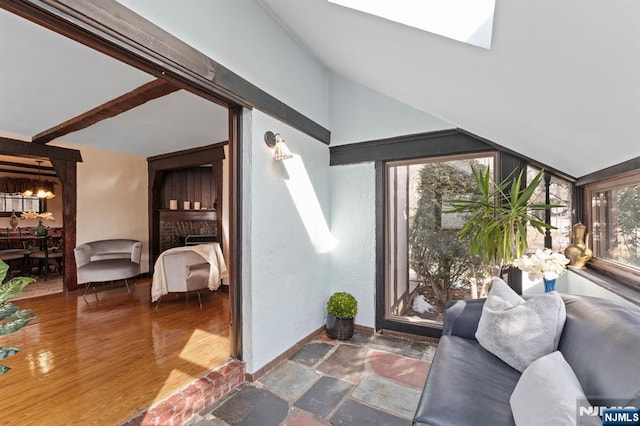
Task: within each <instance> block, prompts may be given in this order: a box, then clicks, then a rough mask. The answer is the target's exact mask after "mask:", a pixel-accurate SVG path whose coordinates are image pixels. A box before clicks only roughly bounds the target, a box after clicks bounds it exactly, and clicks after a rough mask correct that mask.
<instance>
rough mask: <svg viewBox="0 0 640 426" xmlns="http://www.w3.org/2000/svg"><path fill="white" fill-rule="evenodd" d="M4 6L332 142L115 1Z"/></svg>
mask: <svg viewBox="0 0 640 426" xmlns="http://www.w3.org/2000/svg"><path fill="white" fill-rule="evenodd" d="M0 7H1V8H4V9H6V10H8V11H10V12H12V13H15V14H17V15H19V16H22V17H24V18H26V19H28V20H30V21H33V22H36V23H37V24H39V25H42V26H44V27H46V28H49V29H51V30H53V31H55V32H58V33H60V34H63V35H64V36H66V37H69V38H71V39H73V40H76V41H78V42H80V43H82V44H84V45H87V46H89V47H91V48H93V49H95V50H98V51H100V52H103V53H105V54H107V55H109V56H111V57H114V58H116V59H118V60H121V61H123V62H125V63H127V64H129V65H132V66H134V67H136V68H138V69H141V70H143V71H145V72H148V73H150V74H152V75H155V76H156V77H159V78H163V79H166V80H167V81H170V82H172V83H174V84H176V85H177V86H179V87H181V88H185V89H187V90H189V91H191V92H193V93H195V94H198V95H200V96H203V97H204V98H207V99H209V100H211V101H213V102H216V103H218V104H220V105H224V106H227V107H232V106H243V107H248V108H256V109H259V110H260V111H262V112H264V113H265V114H268V115H270V116H272V117H274V118H276V119H278V120H280V121H282V122H284V123H286V124H288V125H290V126H292V127H294V128H296V129H298V130H300V131H301V132H303V133H306V134H307V135H309V136H311V137H313V138H315V139H317V140H319V141H320V142H323V143H325V144H327V145H328V144H329V142H330V139H331V132H330V131H329V130H328V129H326V128H324V127H323V126H321V125H320V124H318V123H316V122H315V121H313V120H311V119H310V118H308V117H306V116H305V115H303V114H301V113H300V112H299V111H297V110H295V109H293V108H292V107H290V106H289V105H287V104H285V103H284V102H282V101H280V100H278V99H277V98H275V97H274V96H272V95H270V94H269V93H267V92H265V91H264V90H262V89H260V88H259V87H257V86H255V85H254V84H252V83H251V82H249V81H247V80H245V79H243V78H242V77H240V76H239V75H237V74H235V73H234V72H232V71H231V70H229V69H228V68H225V67H224V66H222V65H221V64H219V63H217V62H216V61H214V60H213V59H211V58H209V57H208V56H206V55H204V54H203V53H201V52H200V51H198V50H196V49H195V48H193V47H192V46H190V45H188V44H186V43H185V42H183V41H182V40H180V39H178V38H177V37H175V36H173V35H172V34H170V33H168V32H167V31H165V30H163V29H162V28H160V27H158V26H157V25H155V24H153V23H151V22H149V21H148V20H146V19H145V18H143V17H142V16H140V15H138V14H136V13H135V12H133V11H131V10H130V9H128V8H126V7H125V6H123V5H121V4H120V3H118V2H116V1H115V0H92V1H86V0H0Z"/></svg>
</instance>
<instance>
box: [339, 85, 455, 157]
mask: <svg viewBox="0 0 640 426" xmlns="http://www.w3.org/2000/svg"><path fill="white" fill-rule="evenodd" d="M329 124H330V129H331V145H332V146H334V145H344V144H349V143H354V142H364V141H368V140H375V139H384V138H388V137H392V136H400V135H410V134H412V133H423V132H431V131H434V130H443V129H451V128H453V127H455V126H454V125H452V124H451V123H448V122H446V121H444V120H441V119H439V118H437V117H434V116H432V115H429V114H427V113H426V112H424V111H419V110H417V109H415V108H413V107H412V106H409V105H407V104H405V103H402V102H398V101H396V100H395V99H391V98H389V97H388V96H385V95H383V94H382V93H379V92H376V91H375V90H372V89H370V88H368V87H365V86H362V85H360V84H358V83H355V82H353V81H352V80H349V79H347V78H346V77H343V76H341V75H340V74H336V73H333V72H331V73H329Z"/></svg>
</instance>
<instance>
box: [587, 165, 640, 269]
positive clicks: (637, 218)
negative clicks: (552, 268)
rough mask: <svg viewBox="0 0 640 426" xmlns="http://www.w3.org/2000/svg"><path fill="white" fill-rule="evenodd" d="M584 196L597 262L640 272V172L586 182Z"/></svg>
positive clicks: (600, 264) (609, 266) (597, 263)
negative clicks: (595, 181) (600, 180)
mask: <svg viewBox="0 0 640 426" xmlns="http://www.w3.org/2000/svg"><path fill="white" fill-rule="evenodd" d="M585 198H586V200H587V202H588V207H587V215H588V221H589V225H590V226H589V228H590V230H591V243H592V247H593V255H594V261H595V263H596V265H597V266H598V267H600V268H602V269H605V270H610V271H614V272H620V271H622V272H626V273H631V274H634V275H640V173H639V172H636V173H634V174H630V175H627V176H625V177H619V178H616V179H611V180H608V181H603V182H598V183H595V184H591V185H587V187H586V191H585Z"/></svg>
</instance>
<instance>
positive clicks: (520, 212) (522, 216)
mask: <svg viewBox="0 0 640 426" xmlns="http://www.w3.org/2000/svg"><path fill="white" fill-rule="evenodd" d="M472 173H473V177H474V179H475V181H476V184H477V186H478V190H479V191H478V193H479V195H478V196H477V197H474V198H472V199H468V200H465V199H460V200H454V201H452V203H451V204H452V206H453V209H452V210H451V212H455V213H468V214H469V217H468V219H467V221H466V222H465V224H464V225H463V226H462V228H461V229H460V231H459V233H458V235H459V237H460V238H469V241H470V244H469V254H471V255H472V256H480V257H481V258H482V259H484V261H486V262H487V264H488V265H493V266H495V268H496V274H495V275H501V274H502V272H503V270H504V268H505V267H506V266H510V265H512V264H513V261H514V260H515V259H518V258H521V257H522V255H523V254H524V252H525V250H526V249H527V247H528V244H527V225H531V226H532V227H533V229H535V230H536V231H538V232H540V233H541V234H542V233H544V230H545V229H546V228H549V229H555V228H554V227H553V226H551V225H550V224H547V223H545V222H544V220H543V219H540V218H539V217H538V216H536V212H544V211H545V210H547V209H550V208H555V207H561V206H558V205H552V204H538V203H533V202H532V201H531V198H532V196H533V194H534V192H535V190H536V188H537V187H538V185H539V184H540V181H541V179H542V176H543V173H544V171H543V170H540V171H539V172H538V173H537V174H536V176H535V177H534V178H533V179H532V180H531V182H529V183H528V185H527V186H526V187H524V188H523V187H522V184H523V180H522V179H523V171H521V172H520V173H519V174H518V176H517V177H515V178H514V177H513V176H512V175H510V176H509V177H507V179H505V180H504V181H503V182H501V183H500V184H498V185H496V184H495V183H494V181H493V179H492V178H491V172H490V170H489V168H487V169H486V170H485V171H484V172H481V171H478V170H476V169H475V168H473V169H472Z"/></svg>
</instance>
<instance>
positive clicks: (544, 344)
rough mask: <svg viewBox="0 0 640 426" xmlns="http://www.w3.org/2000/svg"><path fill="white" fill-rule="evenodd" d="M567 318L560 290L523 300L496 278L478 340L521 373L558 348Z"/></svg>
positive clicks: (481, 318) (479, 324) (480, 322)
mask: <svg viewBox="0 0 640 426" xmlns="http://www.w3.org/2000/svg"><path fill="white" fill-rule="evenodd" d="M566 318H567V313H566V310H565V306H564V302H563V301H562V298H561V297H560V295H559V294H558V293H557V292H555V291H552V292H549V293H545V294H541V295H539V296H535V297H533V298H531V299H528V300H524V299H523V298H522V297H520V296H519V295H518V294H516V292H514V291H513V290H512V289H511V288H510V287H509V286H508V285H507V284H506V283H505V282H504V281H502V280H501V279H500V278H497V277H496V278H494V279H493V285H492V287H491V290H490V291H489V294H488V296H487V300H486V301H485V303H484V307H483V308H482V314H481V316H480V321H479V322H478V329H477V331H476V339H478V342H479V343H480V345H481V346H482V347H483V348H485V349H486V350H488V351H489V352H491V353H492V354H494V355H495V356H497V357H498V358H500V359H501V360H503V361H504V362H506V363H507V364H509V365H510V366H511V367H513V368H515V369H516V370H518V371H520V372H522V371H524V369H525V368H527V366H529V364H531V363H532V362H533V361H535V360H536V359H538V358H540V357H541V356H544V355H547V354H550V353H551V352H553V351H555V350H556V349H558V342H559V340H560V335H561V334H562V329H563V328H564V322H565V320H566Z"/></svg>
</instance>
